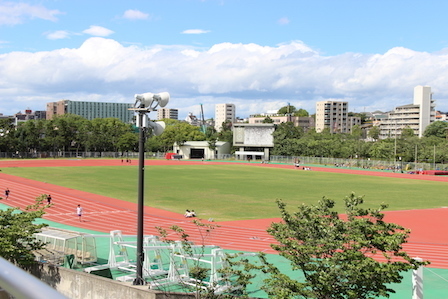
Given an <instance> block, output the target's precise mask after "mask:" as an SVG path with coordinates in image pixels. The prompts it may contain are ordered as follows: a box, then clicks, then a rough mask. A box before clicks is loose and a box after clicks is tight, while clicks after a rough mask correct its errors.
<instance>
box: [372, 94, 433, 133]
mask: <svg viewBox="0 0 448 299" xmlns="http://www.w3.org/2000/svg"><path fill="white" fill-rule="evenodd" d="M435 119H436V111H435V103H434V100H433V99H432V93H431V87H429V86H416V87H415V88H414V102H413V104H408V105H403V106H399V107H396V108H395V109H394V111H392V112H389V113H388V118H386V119H384V120H383V121H381V124H380V139H385V138H389V137H392V138H393V137H395V136H400V135H401V130H403V129H405V128H407V127H409V128H411V129H412V130H413V131H414V134H415V135H416V136H418V137H422V136H423V133H424V132H425V129H426V127H427V126H428V125H429V124H430V123H432V122H434V121H435Z"/></svg>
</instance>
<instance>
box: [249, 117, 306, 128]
mask: <svg viewBox="0 0 448 299" xmlns="http://www.w3.org/2000/svg"><path fill="white" fill-rule="evenodd" d="M267 117H269V118H270V119H272V121H273V123H274V124H276V125H278V124H281V123H286V122H292V123H293V124H294V126H296V127H302V128H303V130H304V131H307V130H308V129H310V128H314V117H311V116H304V117H303V116H292V115H284V114H276V113H262V114H254V115H250V116H249V124H262V123H263V121H264V120H265V119H266V118H267Z"/></svg>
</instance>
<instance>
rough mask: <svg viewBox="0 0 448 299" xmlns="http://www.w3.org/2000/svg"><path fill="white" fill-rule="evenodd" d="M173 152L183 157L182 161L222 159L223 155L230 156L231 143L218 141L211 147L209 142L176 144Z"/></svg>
mask: <svg viewBox="0 0 448 299" xmlns="http://www.w3.org/2000/svg"><path fill="white" fill-rule="evenodd" d="M173 151H174V152H175V153H176V154H177V155H181V156H182V159H207V160H213V159H220V158H222V156H223V155H230V143H228V142H224V141H216V143H215V144H214V146H213V147H212V146H210V144H209V142H208V141H186V142H184V143H183V144H182V145H178V144H177V143H174V145H173Z"/></svg>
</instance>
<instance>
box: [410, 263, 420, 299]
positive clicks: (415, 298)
mask: <svg viewBox="0 0 448 299" xmlns="http://www.w3.org/2000/svg"><path fill="white" fill-rule="evenodd" d="M414 260H416V261H419V262H422V261H423V260H422V259H421V258H419V257H416V258H414ZM412 299H423V267H422V266H420V267H418V268H417V269H416V270H413V271H412Z"/></svg>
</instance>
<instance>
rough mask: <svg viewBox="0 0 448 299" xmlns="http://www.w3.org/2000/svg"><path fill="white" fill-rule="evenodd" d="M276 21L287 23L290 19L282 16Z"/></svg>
mask: <svg viewBox="0 0 448 299" xmlns="http://www.w3.org/2000/svg"><path fill="white" fill-rule="evenodd" d="M277 22H278V23H279V24H280V25H287V24H289V23H290V20H289V19H288V18H287V17H284V18H280V19H279V20H278V21H277Z"/></svg>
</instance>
